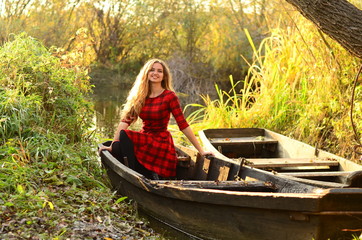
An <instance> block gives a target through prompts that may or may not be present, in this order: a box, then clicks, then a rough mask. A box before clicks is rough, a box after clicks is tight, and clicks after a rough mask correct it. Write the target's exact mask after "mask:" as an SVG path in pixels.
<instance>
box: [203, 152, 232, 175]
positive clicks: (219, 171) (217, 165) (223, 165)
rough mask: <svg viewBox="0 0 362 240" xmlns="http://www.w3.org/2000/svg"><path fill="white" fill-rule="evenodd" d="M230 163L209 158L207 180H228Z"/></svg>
mask: <svg viewBox="0 0 362 240" xmlns="http://www.w3.org/2000/svg"><path fill="white" fill-rule="evenodd" d="M230 166H231V163H229V162H225V161H222V160H221V159H218V158H214V157H212V158H210V165H209V170H208V173H207V180H216V181H225V180H227V179H228V176H229V170H230Z"/></svg>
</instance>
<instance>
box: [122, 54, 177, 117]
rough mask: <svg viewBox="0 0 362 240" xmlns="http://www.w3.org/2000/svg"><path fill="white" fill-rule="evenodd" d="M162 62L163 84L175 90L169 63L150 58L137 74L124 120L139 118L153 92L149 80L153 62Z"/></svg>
mask: <svg viewBox="0 0 362 240" xmlns="http://www.w3.org/2000/svg"><path fill="white" fill-rule="evenodd" d="M155 63H160V64H161V65H162V67H163V80H162V82H161V86H162V87H163V88H164V89H167V90H171V91H174V90H173V87H172V76H171V73H170V69H169V68H168V66H167V64H166V63H165V62H164V61H162V60H160V59H150V60H148V61H147V62H146V63H145V65H143V67H142V68H141V70H140V72H139V74H138V75H137V78H136V81H135V82H134V83H133V86H132V89H131V90H130V92H129V94H128V97H127V101H126V103H125V105H124V108H123V111H122V116H121V119H122V120H127V121H131V122H134V121H136V120H137V118H138V116H139V114H140V112H141V109H142V107H143V105H144V103H145V101H146V98H147V97H148V96H149V95H150V94H151V88H150V83H149V81H148V73H149V72H150V71H151V69H152V66H153V64H155Z"/></svg>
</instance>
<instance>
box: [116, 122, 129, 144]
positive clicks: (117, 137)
mask: <svg viewBox="0 0 362 240" xmlns="http://www.w3.org/2000/svg"><path fill="white" fill-rule="evenodd" d="M128 126H129V125H128V123H126V122H123V121H121V122H120V123H119V124H118V127H117V130H116V131H115V132H114V136H113V142H114V141H119V133H120V132H121V130H125V129H127V128H128Z"/></svg>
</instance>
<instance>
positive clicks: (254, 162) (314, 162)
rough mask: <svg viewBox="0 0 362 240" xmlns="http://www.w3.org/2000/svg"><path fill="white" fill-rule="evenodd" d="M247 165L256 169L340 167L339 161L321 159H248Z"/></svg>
mask: <svg viewBox="0 0 362 240" xmlns="http://www.w3.org/2000/svg"><path fill="white" fill-rule="evenodd" d="M246 160H247V162H246V165H248V166H251V167H256V168H267V167H271V168H273V167H274V168H277V167H278V168H279V167H309V166H311V167H315V166H328V167H336V166H338V165H339V162H338V161H337V160H329V159H319V158H247V159H246Z"/></svg>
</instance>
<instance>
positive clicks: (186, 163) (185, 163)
mask: <svg viewBox="0 0 362 240" xmlns="http://www.w3.org/2000/svg"><path fill="white" fill-rule="evenodd" d="M177 166H179V167H186V168H188V167H190V166H191V157H190V156H177Z"/></svg>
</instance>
